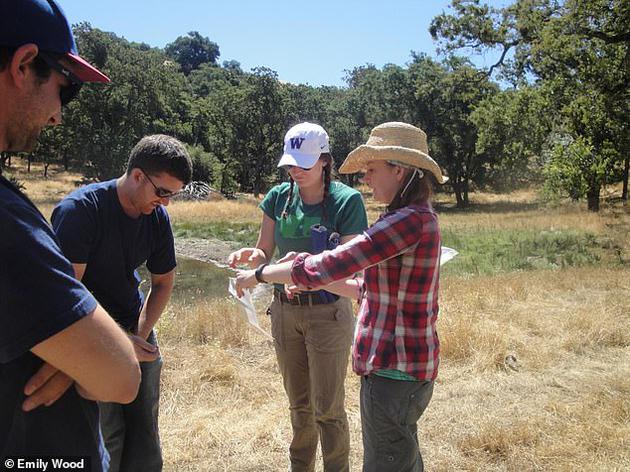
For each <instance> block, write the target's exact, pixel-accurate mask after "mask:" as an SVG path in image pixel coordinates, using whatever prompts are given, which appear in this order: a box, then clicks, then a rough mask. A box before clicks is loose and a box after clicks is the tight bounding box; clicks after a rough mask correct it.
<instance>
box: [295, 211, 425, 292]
mask: <svg viewBox="0 0 630 472" xmlns="http://www.w3.org/2000/svg"><path fill="white" fill-rule="evenodd" d="M422 219H423V217H422V213H418V212H416V211H413V210H411V209H410V208H407V207H405V208H402V209H399V210H396V211H394V212H390V213H386V214H384V215H383V216H381V217H380V218H379V219H378V221H376V223H374V224H373V225H372V226H371V227H370V228H368V229H367V230H366V231H365V232H364V233H363V234H361V235H359V236H357V237H356V238H353V239H352V240H351V241H348V242H347V243H345V244H343V245H341V246H338V247H337V248H336V249H334V250H333V251H324V252H323V253H321V254H317V255H310V254H308V253H301V254H299V255H298V256H297V257H296V258H295V259H294V262H293V266H292V278H293V282H294V283H296V284H299V285H304V286H306V287H308V288H309V289H311V288H315V287H319V286H321V285H327V284H329V283H331V282H334V281H335V280H341V279H345V278H348V277H351V276H352V275H353V274H355V273H356V272H359V271H361V270H363V269H366V268H368V267H371V266H373V265H376V264H378V263H379V262H383V261H385V260H387V259H390V258H392V257H395V256H397V255H399V254H401V253H403V252H405V251H406V250H407V249H409V248H410V247H411V246H413V245H415V244H417V243H418V241H419V240H420V234H421V231H420V229H421V228H422V223H423V222H422Z"/></svg>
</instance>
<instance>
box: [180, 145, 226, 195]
mask: <svg viewBox="0 0 630 472" xmlns="http://www.w3.org/2000/svg"><path fill="white" fill-rule="evenodd" d="M186 148H187V150H188V154H189V155H190V159H191V160H192V163H193V176H192V179H193V180H195V181H202V182H206V183H208V184H209V185H210V186H211V187H214V188H220V187H221V182H220V179H221V175H222V167H223V166H222V164H221V162H219V160H218V159H217V158H216V157H215V156H214V155H213V154H211V153H209V152H206V151H204V149H203V148H202V147H201V146H186Z"/></svg>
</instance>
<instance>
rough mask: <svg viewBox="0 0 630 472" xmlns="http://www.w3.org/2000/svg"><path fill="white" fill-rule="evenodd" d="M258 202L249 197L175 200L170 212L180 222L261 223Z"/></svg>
mask: <svg viewBox="0 0 630 472" xmlns="http://www.w3.org/2000/svg"><path fill="white" fill-rule="evenodd" d="M258 203H259V202H258V200H256V199H254V198H249V197H242V198H239V200H213V201H204V202H186V201H174V202H171V204H170V205H169V207H168V212H169V215H170V216H171V218H172V219H173V221H174V222H178V223H182V222H192V223H211V222H216V221H230V222H232V223H249V222H251V223H255V224H259V223H260V220H261V218H262V212H261V210H260V209H259V208H258Z"/></svg>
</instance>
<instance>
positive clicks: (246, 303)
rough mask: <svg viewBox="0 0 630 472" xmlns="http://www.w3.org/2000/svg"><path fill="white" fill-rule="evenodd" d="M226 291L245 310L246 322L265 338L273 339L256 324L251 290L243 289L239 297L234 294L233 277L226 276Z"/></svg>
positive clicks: (256, 318)
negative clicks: (227, 281)
mask: <svg viewBox="0 0 630 472" xmlns="http://www.w3.org/2000/svg"><path fill="white" fill-rule="evenodd" d="M228 280H229V283H228V291H229V292H230V295H232V296H233V297H234V298H236V300H237V301H238V302H239V305H240V306H241V308H242V309H243V311H244V312H245V316H246V317H247V322H248V323H249V324H250V325H252V326H253V327H254V328H256V330H258V332H260V333H262V334H263V335H264V336H265V337H266V338H268V339H273V338H272V337H271V334H269V333H268V332H267V331H265V330H264V329H262V328H261V327H260V325H259V324H258V315H256V309H255V308H254V303H253V302H252V292H251V291H250V290H249V289H245V290H243V296H242V297H241V298H239V297H238V295H237V294H236V279H235V278H234V277H229V278H228Z"/></svg>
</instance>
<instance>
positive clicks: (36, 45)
mask: <svg viewBox="0 0 630 472" xmlns="http://www.w3.org/2000/svg"><path fill="white" fill-rule="evenodd" d="M108 81H109V79H108V78H107V77H106V76H105V75H103V74H102V73H101V72H100V71H98V70H97V69H95V68H94V67H92V66H91V65H89V64H88V63H87V62H85V61H84V60H83V59H81V58H80V57H79V56H78V53H77V49H76V45H75V42H74V38H73V36H72V31H71V29H70V26H69V24H68V21H67V20H66V18H65V16H64V14H63V12H62V11H61V9H60V7H59V5H57V3H56V2H55V1H54V0H19V1H18V0H0V151H31V150H32V149H33V148H34V146H35V144H36V141H37V137H38V136H39V134H40V132H41V130H42V129H43V128H44V127H45V126H51V125H57V124H60V123H61V106H62V105H64V104H65V103H67V102H68V101H69V100H71V99H72V98H73V97H74V95H76V93H77V92H78V90H79V88H80V86H81V85H82V84H83V83H84V82H108ZM0 222H2V237H0V464H3V465H4V466H5V467H10V466H11V464H13V465H14V466H17V467H16V468H20V466H19V464H20V462H19V461H20V459H22V460H23V459H28V460H29V461H36V460H38V459H39V460H41V461H48V460H50V458H51V457H53V458H54V457H64V458H74V459H75V461H73V462H72V464H74V465H75V467H74V468H75V470H92V471H96V472H101V471H106V470H107V468H108V462H109V458H108V454H107V452H106V451H105V449H104V446H103V441H102V438H101V435H100V432H99V428H98V409H97V405H96V403H95V402H94V400H100V401H117V402H123V403H128V402H130V401H132V400H133V399H134V398H135V397H136V393H137V391H138V384H139V381H140V369H139V367H138V362H137V360H136V358H135V355H134V349H133V346H132V343H131V342H130V341H129V339H128V338H127V336H126V335H125V333H124V332H123V331H122V330H121V329H120V327H118V326H117V325H116V323H115V322H114V321H113V320H112V318H111V317H110V316H109V315H108V314H107V312H106V311H105V310H104V309H103V308H102V307H101V306H100V305H99V304H98V303H97V301H96V300H95V299H94V297H93V296H92V295H91V294H90V293H89V291H88V290H87V289H86V288H85V286H83V285H82V284H81V283H80V282H79V281H77V280H76V279H75V277H74V271H73V268H72V266H71V264H70V262H69V261H68V260H67V259H66V258H65V257H64V256H63V255H62V252H61V249H60V248H59V244H58V241H57V238H56V237H55V235H54V233H53V231H52V229H51V228H50V226H49V225H48V224H47V223H46V220H45V219H44V217H43V216H42V215H41V213H40V212H39V211H38V210H37V208H36V207H35V206H34V205H33V204H32V203H31V202H30V201H29V199H28V198H27V197H26V196H25V195H24V194H23V193H21V192H20V191H19V190H18V189H16V188H15V187H14V186H13V185H12V184H11V183H10V182H9V181H8V180H7V179H5V178H4V177H1V176H0ZM72 382H74V386H73V387H72V388H69V389H68V388H60V386H62V387H64V386H66V385H68V384H69V383H72ZM12 461H13V462H12ZM48 465H50V463H48Z"/></svg>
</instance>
